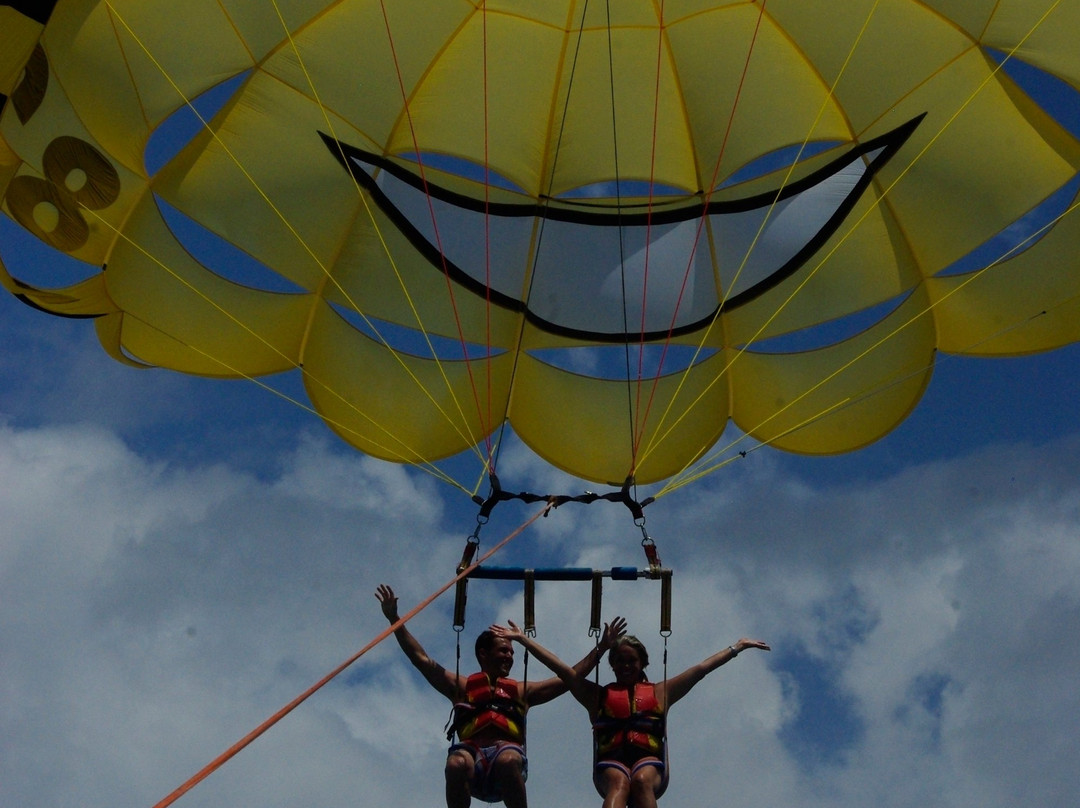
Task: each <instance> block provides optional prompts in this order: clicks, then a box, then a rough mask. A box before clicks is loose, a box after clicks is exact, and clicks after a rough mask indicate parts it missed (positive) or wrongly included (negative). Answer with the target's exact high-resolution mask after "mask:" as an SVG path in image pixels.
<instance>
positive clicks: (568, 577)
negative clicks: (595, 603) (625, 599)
mask: <svg viewBox="0 0 1080 808" xmlns="http://www.w3.org/2000/svg"><path fill="white" fill-rule="evenodd" d="M526 572H528V570H527V568H525V567H477V568H476V569H474V570H473V571H472V572H470V573H469V577H470V578H489V579H496V580H501V581H523V580H525V573H526ZM596 572H599V573H600V574H601V575H604V576H606V577H610V578H611V579H612V580H615V581H632V580H634V579H636V578H637V577H638V569H637V567H612V568H611V569H610V570H596ZM532 573H533V578H534V580H537V581H591V580H592V577H593V573H594V570H591V569H589V568H588V567H538V568H536V569H534V570H532Z"/></svg>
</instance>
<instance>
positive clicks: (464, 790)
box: [446, 749, 475, 808]
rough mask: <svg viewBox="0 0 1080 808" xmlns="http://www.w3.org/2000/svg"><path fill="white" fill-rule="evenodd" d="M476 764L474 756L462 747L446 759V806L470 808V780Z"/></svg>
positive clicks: (447, 807)
mask: <svg viewBox="0 0 1080 808" xmlns="http://www.w3.org/2000/svg"><path fill="white" fill-rule="evenodd" d="M474 766H475V763H474V762H473V759H472V756H471V755H470V754H469V753H468V752H465V751H464V750H461V749H459V750H457V751H455V752H453V753H451V754H450V756H449V757H448V758H447V759H446V808H469V803H470V802H472V798H471V796H470V794H469V781H470V780H471V779H472V775H473V768H474Z"/></svg>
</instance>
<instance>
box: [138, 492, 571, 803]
mask: <svg viewBox="0 0 1080 808" xmlns="http://www.w3.org/2000/svg"><path fill="white" fill-rule="evenodd" d="M551 507H552V503H550V502H549V503H548V504H547V505H546V506H545V507H544V508H543V510H540V511H538V512H537V513H536V514H535V515H533V516H532V517H531V518H529V519H528V520H526V521H525V522H524V523H522V524H521V525H520V526H519V527H517V528H516V529H515V530H514V531H512V532H511V533H510V534H509V535H507V536H506V537H505V538H504V539H502V540H501V541H500V542H499V543H498V544H496V545H495V546H494V547H492V548H491V549H490V550H488V551H487V552H486V553H484V555H482V556H481V557H480V558H479V559H478V560H477V561H476V562H475V563H474V564H472V565H471V566H469V567H466V568H465V569H463V570H461V572H459V573H458V574H457V575H455V576H454V577H453V578H451V579H450V580H449V581H448V582H447V583H445V584H444V585H443V586H442V587H440V588H439V589H437V590H436V591H435V592H433V593H432V594H431V595H429V596H428V597H427V598H425V599H424V600H422V601H420V603H418V604H417V605H416V606H415V607H413V609H412V610H411V611H410V612H408V613H407V614H406V615H405V616H404V617H402V618H400V619H398V621H397V622H395V623H393V624H391V625H390V626H389V627H387V628H386V629H385V630H384V631H383V632H382V633H381V634H379V635H378V636H377V637H375V639H373V640H372V641H371V642H369V643H368V644H367V645H365V646H364V647H363V648H361V649H360V650H359V651H357V652H356V653H355V654H353V655H352V656H351V657H349V658H348V659H346V660H345V661H344V662H342V663H341V664H340V665H338V666H337V667H336V668H334V669H333V670H332V671H330V673H328V674H326V676H324V677H323V678H322V679H320V680H319V681H318V682H316V683H315V684H314V685H312V686H311V687H309V688H308V689H307V690H305V691H304V692H303V693H301V694H300V695H299V696H297V697H296V698H295V699H293V700H292V701H290V702H289V703H288V704H286V705H285V706H284V707H282V708H281V709H280V710H278V711H277V712H276V713H274V714H273V715H272V716H270V717H269V718H267V719H266V720H265V721H263V722H262V723H261V724H259V726H257V727H256V728H255V729H253V730H252V731H251V732H249V733H248V734H247V735H245V736H244V737H243V738H241V739H240V740H239V741H237V742H236V743H234V744H233V745H232V746H230V747H229V748H228V749H226V750H225V751H224V752H222V753H221V754H220V755H218V756H217V757H216V758H214V759H213V760H212V761H210V762H209V763H208V764H206V766H204V767H203V768H202V769H201V770H200V771H199V772H197V773H196V774H194V775H193V776H192V777H191V778H190V779H189V780H188V781H187V782H186V783H184V784H183V785H181V786H180V787H179V788H177V789H176V790H175V791H173V792H172V793H171V794H170V795H169V796H167V797H166V798H165V799H163V800H161V802H159V803H157V804H156V805H155V806H154V808H166V806H168V805H172V804H173V803H174V802H176V801H177V800H178V799H180V798H181V797H182V796H184V794H186V793H187V792H189V791H190V790H191V789H193V788H194V787H195V786H197V785H198V784H199V783H201V782H202V781H203V780H205V779H206V778H207V777H209V776H210V775H211V774H213V773H214V772H215V771H217V770H218V769H220V768H221V767H222V766H223V765H225V763H226V762H227V761H228V760H230V759H231V758H232V757H234V756H235V755H236V754H237V753H238V752H240V750H242V749H243V748H244V747H246V746H247V745H248V744H250V743H251V742H252V741H254V740H255V739H256V738H258V737H259V736H260V735H262V734H263V733H264V732H266V731H267V730H268V729H270V727H272V726H274V724H276V723H277V722H278V721H280V720H281V719H282V718H284V717H285V716H286V715H288V714H289V713H291V712H292V711H293V710H294V709H296V708H297V707H299V706H300V704H302V703H303V702H304V701H306V700H307V699H308V697H309V696H311V695H313V694H314V693H315V691H317V690H319V689H320V688H321V687H322V686H323V685H325V684H326V683H327V682H329V681H330V680H331V679H333V678H334V677H335V676H337V675H338V674H339V673H341V672H342V671H343V670H345V669H346V668H348V667H349V666H350V665H352V664H353V663H354V662H355V661H356V660H358V659H359V658H360V657H362V656H363V655H364V654H366V653H367V652H368V651H370V650H371V649H372V648H374V647H375V646H376V645H378V644H379V643H381V642H382V641H383V640H385V639H386V638H387V637H389V636H390V635H391V634H393V633H394V632H395V631H397V630H398V629H399V628H401V627H402V626H403V625H405V624H406V623H407V622H409V621H410V620H412V618H413V617H415V616H416V615H417V614H419V613H420V612H421V611H423V610H424V609H426V608H427V607H428V606H429V605H430V604H431V602H432V601H433V600H435V599H436V598H437V597H439V595H441V594H443V593H444V592H445V591H446V590H447V589H449V588H450V587H452V586H453V585H454V584H456V583H457V582H458V581H461V580H463V579H464V578H465V577H466V576H467V575H468V574H469V573H471V572H472V571H473V570H474V569H476V568H477V567H478V566H480V565H481V564H482V563H484V561H486V560H487V559H488V558H490V557H491V556H493V555H494V554H495V553H496V552H497V551H498V550H500V549H502V548H503V547H504V546H505V545H506V544H507V543H509V541H510V540H511V539H514V538H516V537H517V536H519V535H520V534H521V533H522V532H523V531H524V530H525V528H527V527H528V526H529V525H531V524H532V523H533V522H535V521H536V520H537V519H539V518H540V517H541V516H544V515H546V514H547V512H548V511H549V510H551Z"/></svg>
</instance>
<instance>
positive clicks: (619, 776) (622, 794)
mask: <svg viewBox="0 0 1080 808" xmlns="http://www.w3.org/2000/svg"><path fill="white" fill-rule="evenodd" d="M600 788H601V790H603V792H604V808H626V804H627V802H628V801H629V799H630V780H629V779H627V777H626V774H625V773H623V771H622V770H621V769H614V768H611V769H601V771H600Z"/></svg>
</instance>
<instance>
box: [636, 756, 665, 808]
mask: <svg viewBox="0 0 1080 808" xmlns="http://www.w3.org/2000/svg"><path fill="white" fill-rule="evenodd" d="M659 788H660V770H659V769H657V768H656V767H655V766H642V767H641V768H640V769H638V770H637V771H636V772H634V773H633V775H631V777H630V805H632V806H633V808H656V792H657V790H658V789H659Z"/></svg>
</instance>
